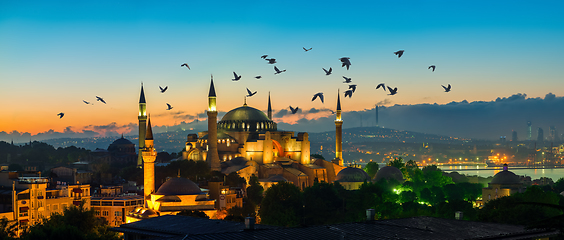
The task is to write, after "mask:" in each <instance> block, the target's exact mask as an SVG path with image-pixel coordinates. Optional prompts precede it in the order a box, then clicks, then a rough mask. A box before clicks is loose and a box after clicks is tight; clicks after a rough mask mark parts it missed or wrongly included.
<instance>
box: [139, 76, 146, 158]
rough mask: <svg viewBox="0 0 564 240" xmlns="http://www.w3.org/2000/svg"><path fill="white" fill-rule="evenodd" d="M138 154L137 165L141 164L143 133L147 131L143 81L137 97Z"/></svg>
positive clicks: (143, 144)
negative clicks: (139, 94)
mask: <svg viewBox="0 0 564 240" xmlns="http://www.w3.org/2000/svg"><path fill="white" fill-rule="evenodd" d="M137 119H139V154H138V155H137V167H139V168H141V167H142V166H143V156H141V151H143V148H144V147H145V134H146V131H147V103H146V102H145V92H144V91H143V83H141V96H140V97H139V116H138V117H137Z"/></svg>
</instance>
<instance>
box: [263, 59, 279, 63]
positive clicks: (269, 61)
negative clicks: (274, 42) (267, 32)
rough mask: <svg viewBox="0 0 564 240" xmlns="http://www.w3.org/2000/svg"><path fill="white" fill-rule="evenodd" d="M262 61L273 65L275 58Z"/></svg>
mask: <svg viewBox="0 0 564 240" xmlns="http://www.w3.org/2000/svg"><path fill="white" fill-rule="evenodd" d="M264 60H266V61H268V64H275V63H276V58H266V59H264Z"/></svg>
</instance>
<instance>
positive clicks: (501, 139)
mask: <svg viewBox="0 0 564 240" xmlns="http://www.w3.org/2000/svg"><path fill="white" fill-rule="evenodd" d="M506 139H507V136H500V137H499V141H500V142H505V140H506Z"/></svg>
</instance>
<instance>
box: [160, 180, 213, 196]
mask: <svg viewBox="0 0 564 240" xmlns="http://www.w3.org/2000/svg"><path fill="white" fill-rule="evenodd" d="M201 193H202V190H200V187H198V185H197V184H195V183H194V182H192V181H190V179H187V178H171V179H169V180H168V181H166V182H165V183H163V185H161V187H159V190H157V192H156V193H155V194H157V195H194V194H201Z"/></svg>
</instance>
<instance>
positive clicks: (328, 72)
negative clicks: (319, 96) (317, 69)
mask: <svg viewBox="0 0 564 240" xmlns="http://www.w3.org/2000/svg"><path fill="white" fill-rule="evenodd" d="M323 71H325V75H327V76H329V75H331V72H332V71H333V68H329V71H327V69H325V68H323Z"/></svg>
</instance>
